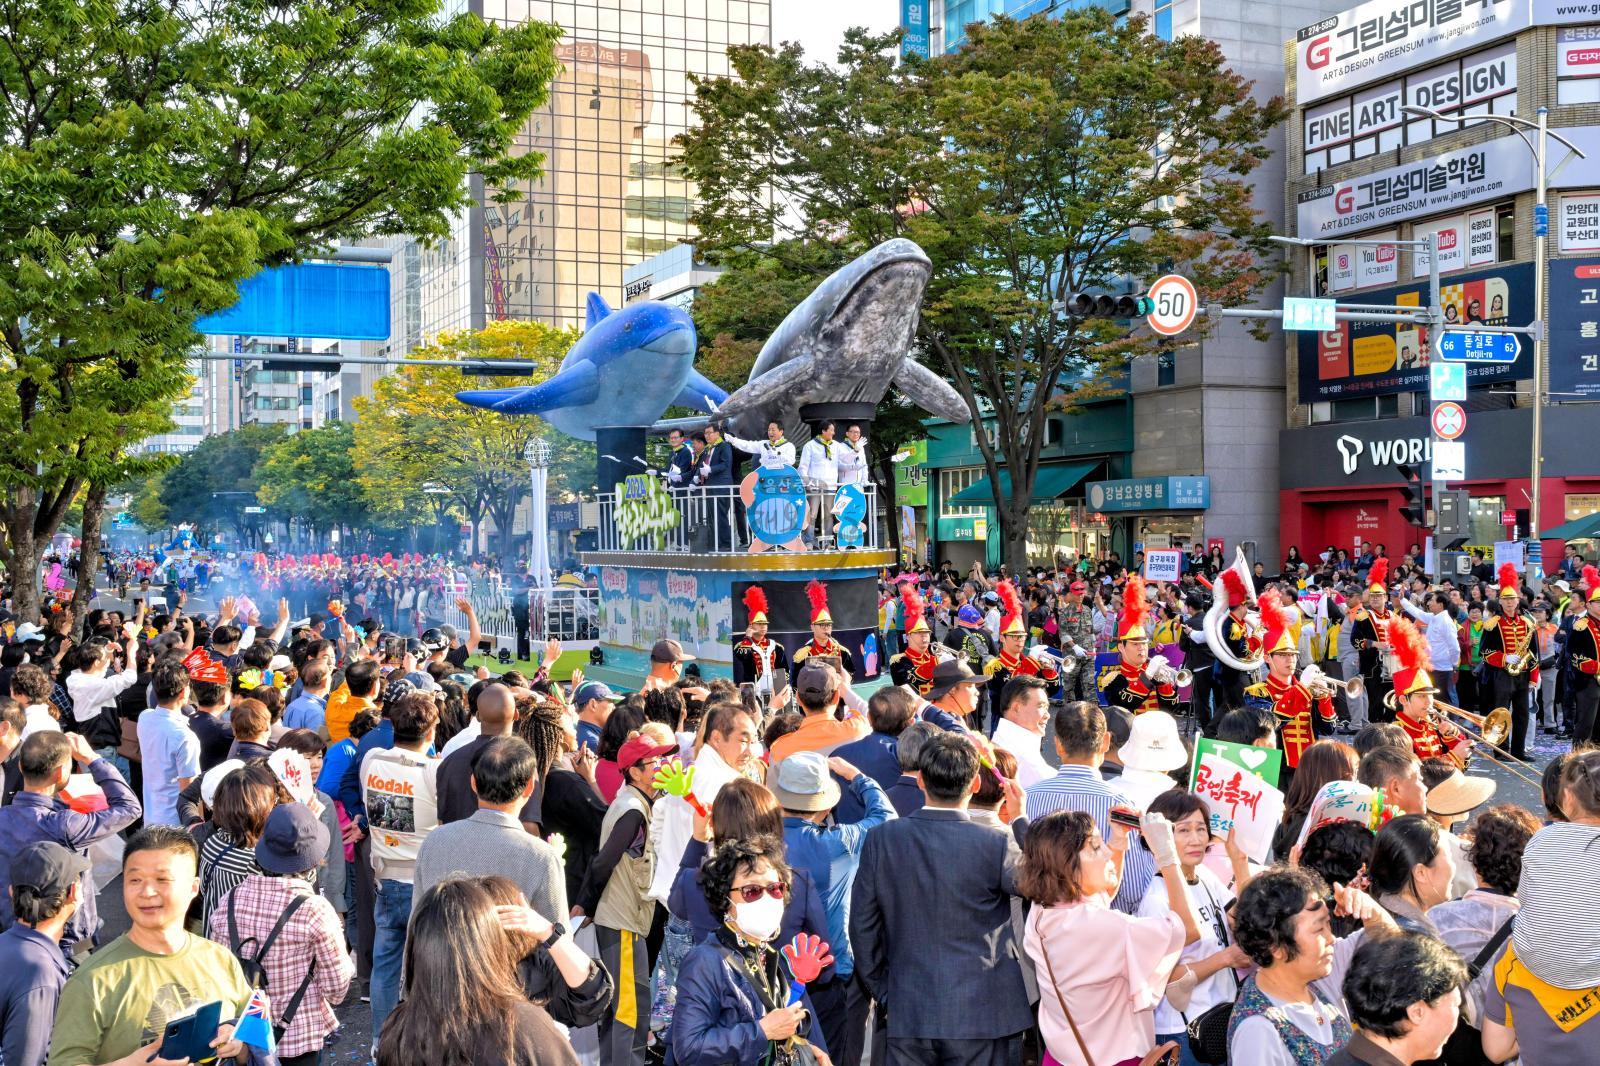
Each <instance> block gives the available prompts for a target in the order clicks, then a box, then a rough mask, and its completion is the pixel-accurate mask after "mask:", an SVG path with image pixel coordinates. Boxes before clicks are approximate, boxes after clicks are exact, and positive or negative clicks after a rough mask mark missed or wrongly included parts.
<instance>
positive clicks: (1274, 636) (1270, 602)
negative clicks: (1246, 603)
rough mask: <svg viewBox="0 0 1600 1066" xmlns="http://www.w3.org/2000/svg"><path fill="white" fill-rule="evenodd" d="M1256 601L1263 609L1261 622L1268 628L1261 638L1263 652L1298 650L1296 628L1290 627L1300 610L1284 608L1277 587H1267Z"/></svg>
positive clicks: (1268, 653)
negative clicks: (1295, 636)
mask: <svg viewBox="0 0 1600 1066" xmlns="http://www.w3.org/2000/svg"><path fill="white" fill-rule="evenodd" d="M1256 603H1257V605H1258V606H1259V607H1260V609H1261V624H1262V626H1263V627H1265V629H1266V633H1265V634H1263V636H1262V638H1261V653H1262V654H1263V655H1271V654H1272V653H1273V652H1280V651H1298V650H1299V649H1298V648H1297V647H1296V646H1295V640H1294V630H1293V629H1291V628H1290V623H1291V622H1292V621H1294V619H1295V615H1296V614H1297V613H1298V611H1296V610H1293V609H1289V610H1286V609H1284V606H1283V599H1282V597H1280V596H1279V595H1278V590H1277V589H1267V590H1266V591H1265V592H1263V593H1262V594H1261V596H1260V597H1259V598H1258V599H1257V601H1256Z"/></svg>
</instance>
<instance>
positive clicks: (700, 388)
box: [456, 292, 728, 441]
mask: <svg viewBox="0 0 1600 1066" xmlns="http://www.w3.org/2000/svg"><path fill="white" fill-rule="evenodd" d="M588 312H589V313H588V321H587V324H586V326H585V329H584V333H583V336H582V337H580V338H579V339H578V343H577V344H574V345H573V346H572V350H571V351H569V352H567V354H566V357H565V358H563V359H562V360H561V370H560V371H559V372H558V373H557V374H556V376H555V377H553V378H551V379H550V380H548V381H544V382H540V383H539V384H537V385H528V386H521V387H517V388H509V389H472V390H467V391H465V392H458V393H456V399H458V400H460V401H461V402H462V403H465V404H471V405H472V406H473V407H485V408H488V409H489V410H491V411H499V412H501V413H502V414H508V415H539V416H541V417H543V418H544V419H545V420H546V421H548V422H549V423H550V424H551V425H553V426H555V427H556V428H557V429H559V430H560V431H561V432H563V433H565V434H566V435H567V436H569V437H577V438H578V439H579V440H591V441H592V440H594V439H595V429H596V428H597V427H608V426H649V425H650V424H652V423H653V422H655V420H656V419H658V418H660V417H661V415H662V412H664V411H665V410H666V409H667V408H668V407H670V406H672V405H674V404H677V405H680V406H683V407H691V408H693V409H695V410H696V411H711V410H714V409H715V408H716V406H717V405H718V404H720V403H722V401H724V400H726V399H727V398H728V394H727V393H726V392H724V391H723V390H722V389H721V388H719V387H718V386H717V385H715V384H713V383H712V382H711V381H709V380H708V379H707V378H705V377H704V376H703V375H701V374H700V373H699V372H698V371H696V370H695V369H694V365H693V364H694V354H695V347H696V342H695V332H694V322H693V321H692V320H690V318H689V315H688V313H687V312H686V311H684V310H683V309H682V308H679V307H674V306H672V305H671V304H665V303H661V302H659V301H656V300H645V301H642V302H640V303H634V304H628V305H626V306H624V307H621V308H619V309H617V310H616V311H613V310H612V309H611V308H610V307H609V306H607V305H606V302H605V300H603V299H601V297H600V294H599V293H593V292H591V293H590V294H589V308H588Z"/></svg>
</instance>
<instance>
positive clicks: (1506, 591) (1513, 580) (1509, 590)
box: [1500, 563, 1522, 596]
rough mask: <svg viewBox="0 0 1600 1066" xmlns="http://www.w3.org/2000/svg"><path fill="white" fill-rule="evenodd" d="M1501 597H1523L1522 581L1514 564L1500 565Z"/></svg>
mask: <svg viewBox="0 0 1600 1066" xmlns="http://www.w3.org/2000/svg"><path fill="white" fill-rule="evenodd" d="M1500 595H1501V596H1520V595H1522V580H1521V579H1520V578H1518V577H1517V568H1516V566H1515V565H1514V564H1512V563H1501V564H1500Z"/></svg>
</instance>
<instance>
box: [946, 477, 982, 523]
mask: <svg viewBox="0 0 1600 1066" xmlns="http://www.w3.org/2000/svg"><path fill="white" fill-rule="evenodd" d="M981 477H983V467H981V466H960V467H956V468H955V469H953V470H941V471H939V501H940V509H939V513H940V514H942V515H947V516H955V515H981V514H984V513H985V512H986V510H987V509H986V508H984V507H969V506H964V505H962V504H951V503H950V502H949V500H950V497H952V496H954V495H955V494H956V493H958V492H960V491H961V490H962V489H965V488H968V487H970V486H971V485H972V483H973V482H975V481H977V480H978V479H979V478H981Z"/></svg>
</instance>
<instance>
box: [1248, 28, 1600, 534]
mask: <svg viewBox="0 0 1600 1066" xmlns="http://www.w3.org/2000/svg"><path fill="white" fill-rule="evenodd" d="M1579 7H1580V5H1570V6H1569V5H1557V4H1553V3H1547V2H1545V0H1477V2H1474V3H1468V4H1462V5H1459V6H1452V5H1445V4H1432V5H1406V4H1404V3H1401V2H1400V0H1373V2H1371V3H1367V4H1363V5H1360V6H1359V7H1355V8H1352V9H1349V10H1347V11H1343V12H1340V13H1339V14H1337V15H1335V16H1333V17H1331V18H1325V19H1321V20H1317V21H1315V22H1311V23H1308V24H1307V26H1305V27H1304V28H1303V29H1301V30H1300V31H1299V32H1298V33H1296V34H1291V35H1289V38H1288V43H1287V44H1286V45H1285V64H1286V67H1287V91H1288V97H1289V99H1290V100H1291V101H1292V102H1293V105H1294V109H1293V112H1292V114H1291V117H1290V121H1289V151H1288V154H1287V156H1286V158H1285V163H1286V164H1287V165H1288V178H1287V182H1286V197H1285V200H1286V204H1285V206H1286V210H1287V211H1288V214H1289V221H1290V224H1291V226H1292V231H1291V232H1293V233H1294V234H1295V235H1296V236H1298V237H1300V238H1302V239H1304V240H1307V241H1309V242H1311V244H1310V246H1309V247H1308V248H1307V249H1306V250H1305V251H1304V252H1303V253H1301V254H1300V255H1299V256H1298V257H1297V259H1296V262H1295V270H1294V273H1293V275H1292V277H1291V279H1290V282H1289V283H1290V285H1291V289H1290V291H1291V292H1292V293H1295V294H1299V295H1324V296H1331V297H1335V298H1337V299H1339V300H1341V301H1346V302H1355V303H1364V304H1372V305H1403V306H1416V305H1420V304H1424V303H1426V302H1427V301H1428V298H1429V297H1428V271H1429V264H1428V262H1427V257H1426V254H1425V253H1420V252H1418V251H1417V250H1416V249H1414V248H1413V247H1411V246H1409V245H1407V244H1400V243H1394V244H1390V243H1386V242H1389V241H1395V242H1401V241H1412V240H1420V239H1425V238H1426V237H1427V236H1428V235H1429V234H1430V233H1431V234H1435V235H1436V236H1437V239H1438V248H1439V267H1440V271H1441V275H1442V277H1441V281H1442V290H1441V297H1442V301H1443V310H1444V314H1445V318H1446V321H1447V322H1450V323H1459V324H1461V325H1462V326H1464V327H1470V326H1471V325H1474V324H1484V325H1502V326H1507V325H1509V326H1524V325H1528V324H1529V323H1531V322H1533V321H1534V320H1535V319H1537V318H1541V317H1542V318H1544V319H1545V320H1546V321H1547V323H1548V326H1549V338H1550V339H1549V343H1548V344H1547V345H1546V351H1545V356H1544V371H1545V379H1546V381H1547V383H1548V385H1547V392H1546V396H1545V402H1546V404H1547V408H1546V411H1545V417H1544V433H1543V445H1542V454H1543V463H1542V475H1543V476H1542V478H1541V492H1542V500H1541V506H1542V511H1543V513H1542V514H1540V515H1538V516H1533V515H1531V514H1530V513H1529V499H1530V493H1529V490H1530V488H1531V484H1532V480H1531V479H1532V469H1533V455H1534V441H1533V432H1532V430H1533V417H1532V404H1533V400H1534V397H1533V392H1532V388H1531V378H1532V375H1533V351H1532V346H1531V345H1529V344H1527V343H1526V342H1524V344H1523V345H1522V348H1521V351H1520V352H1519V354H1518V355H1517V357H1516V359H1515V361H1514V362H1510V363H1502V364H1491V363H1483V364H1471V365H1469V366H1468V368H1467V374H1468V377H1467V382H1468V388H1467V400H1466V402H1465V403H1464V404H1463V405H1462V406H1463V407H1464V408H1465V409H1466V412H1467V416H1466V423H1467V424H1466V429H1465V432H1464V434H1463V436H1462V439H1463V440H1464V442H1465V444H1466V456H1467V461H1466V471H1465V473H1466V477H1465V479H1464V480H1462V481H1460V482H1452V483H1451V487H1453V488H1466V489H1467V490H1468V491H1469V492H1470V494H1471V501H1472V502H1471V507H1470V509H1469V515H1468V518H1469V534H1468V537H1467V543H1468V544H1469V545H1472V546H1483V547H1485V548H1490V549H1491V550H1492V544H1493V543H1494V542H1495V541H1500V540H1512V539H1517V538H1519V537H1525V536H1527V535H1528V534H1529V531H1530V529H1548V528H1551V527H1553V526H1556V525H1558V524H1560V523H1562V522H1563V521H1566V520H1567V519H1569V518H1576V517H1582V516H1584V515H1588V514H1590V513H1593V512H1594V511H1596V510H1600V458H1597V457H1596V456H1595V454H1594V452H1593V449H1584V448H1583V447H1581V446H1580V443H1579V442H1581V441H1582V440H1583V439H1584V438H1585V437H1586V436H1587V435H1588V431H1589V430H1590V427H1592V425H1593V423H1594V419H1595V417H1596V416H1597V415H1600V409H1597V408H1596V407H1595V406H1594V400H1596V399H1600V49H1597V48H1596V46H1595V45H1596V42H1597V41H1600V12H1591V11H1589V9H1588V8H1587V7H1584V8H1583V11H1582V12H1579V11H1578V8H1579ZM1376 26H1387V27H1389V28H1388V29H1387V30H1385V31H1384V32H1383V33H1382V34H1378V36H1379V37H1382V38H1383V39H1384V41H1386V42H1387V44H1386V45H1384V46H1380V45H1378V44H1375V43H1374V41H1375V40H1376V38H1375V37H1374V34H1375V33H1377V31H1376V30H1374V29H1373V27H1376ZM1541 107H1544V108H1548V109H1549V110H1548V121H1549V125H1550V127H1551V128H1552V129H1553V130H1555V131H1556V132H1558V133H1560V134H1561V135H1563V136H1565V137H1567V138H1568V139H1570V140H1572V141H1573V142H1574V143H1576V144H1577V145H1578V146H1579V147H1580V148H1581V149H1582V150H1583V151H1584V153H1585V154H1586V156H1587V158H1577V157H1576V156H1574V157H1572V158H1568V152H1567V150H1566V148H1564V147H1563V146H1562V145H1560V144H1559V143H1558V142H1556V141H1554V140H1552V141H1551V142H1550V152H1549V160H1548V164H1547V174H1548V178H1549V187H1550V191H1549V194H1548V197H1547V200H1548V204H1549V224H1548V232H1549V238H1548V241H1547V246H1548V256H1547V257H1548V264H1547V266H1546V268H1545V269H1546V278H1547V285H1548V289H1547V295H1548V298H1547V300H1546V305H1545V306H1544V307H1542V308H1541V307H1538V306H1536V305H1535V302H1534V277H1535V271H1536V270H1537V269H1538V268H1539V264H1538V263H1537V262H1536V259H1535V240H1534V234H1535V226H1536V221H1535V211H1534V205H1535V193H1534V189H1535V186H1536V184H1537V182H1536V177H1537V175H1536V168H1535V159H1534V155H1533V152H1532V150H1531V149H1532V144H1531V140H1529V141H1525V140H1524V139H1523V138H1522V137H1521V136H1519V135H1518V134H1517V133H1515V132H1514V131H1512V130H1509V129H1507V128H1505V127H1504V126H1503V125H1501V124H1500V123H1498V122H1493V121H1485V120H1484V118H1485V117H1486V116H1501V117H1512V116H1515V117H1517V118H1521V119H1528V120H1531V119H1533V118H1534V116H1535V115H1536V114H1537V112H1538V109H1539V108H1541ZM1407 108H1423V109H1427V110H1428V111H1429V112H1433V113H1436V114H1439V115H1443V116H1445V117H1446V118H1447V119H1450V120H1451V121H1437V120H1436V119H1434V118H1433V117H1430V115H1428V114H1423V113H1420V112H1417V111H1407V110H1406V109H1407ZM1456 119H1467V120H1468V121H1467V122H1466V123H1462V122H1458V121H1454V120H1456ZM1474 120H1475V121H1474ZM1534 136H1536V135H1535V134H1530V135H1529V137H1530V138H1532V137H1534ZM1361 242H1366V243H1361ZM1431 342H1432V338H1430V337H1428V336H1427V331H1426V330H1422V329H1418V328H1415V327H1411V326H1407V325H1395V324H1392V323H1382V324H1380V323H1350V322H1342V323H1340V324H1339V328H1338V329H1336V330H1334V331H1332V332H1330V333H1299V334H1288V335H1287V340H1286V348H1287V350H1286V358H1285V380H1286V383H1287V386H1288V410H1287V419H1286V423H1287V428H1286V429H1285V430H1284V431H1283V433H1282V434H1281V437H1280V440H1281V450H1282V452H1283V454H1284V456H1285V459H1284V463H1283V466H1282V468H1281V477H1280V483H1279V488H1280V493H1279V495H1280V507H1281V509H1282V522H1283V540H1284V542H1285V543H1286V544H1298V545H1299V547H1300V550H1301V553H1302V554H1306V555H1311V554H1315V553H1316V552H1318V551H1321V550H1323V549H1325V548H1327V547H1328V546H1334V547H1337V548H1350V547H1352V546H1354V545H1356V544H1359V542H1361V541H1363V540H1368V541H1372V542H1374V543H1384V544H1386V545H1387V547H1388V549H1389V552H1390V554H1391V555H1397V554H1398V552H1399V551H1400V550H1404V548H1405V547H1406V546H1408V545H1410V544H1416V543H1422V542H1423V541H1424V538H1425V536H1426V535H1427V531H1426V530H1425V529H1423V528H1420V527H1416V526H1412V525H1409V524H1407V523H1406V521H1405V520H1404V519H1403V518H1402V517H1401V515H1400V514H1399V512H1398V507H1399V503H1400V482H1401V475H1400V473H1399V471H1398V470H1396V465H1397V464H1399V463H1407V464H1416V463H1426V462H1428V460H1429V458H1430V456H1431V451H1430V444H1429V436H1430V430H1429V423H1428V417H1427V416H1428V414H1429V412H1430V409H1431V402H1430V391H1429V389H1430V384H1429V382H1430V374H1431V371H1430V369H1429V364H1430V361H1431V359H1432V358H1433V352H1432V343H1431ZM1543 547H1544V550H1545V554H1546V557H1547V558H1549V557H1551V553H1552V552H1553V553H1554V557H1555V558H1559V557H1560V550H1559V548H1560V545H1559V543H1558V542H1548V543H1546V544H1544V545H1543Z"/></svg>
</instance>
